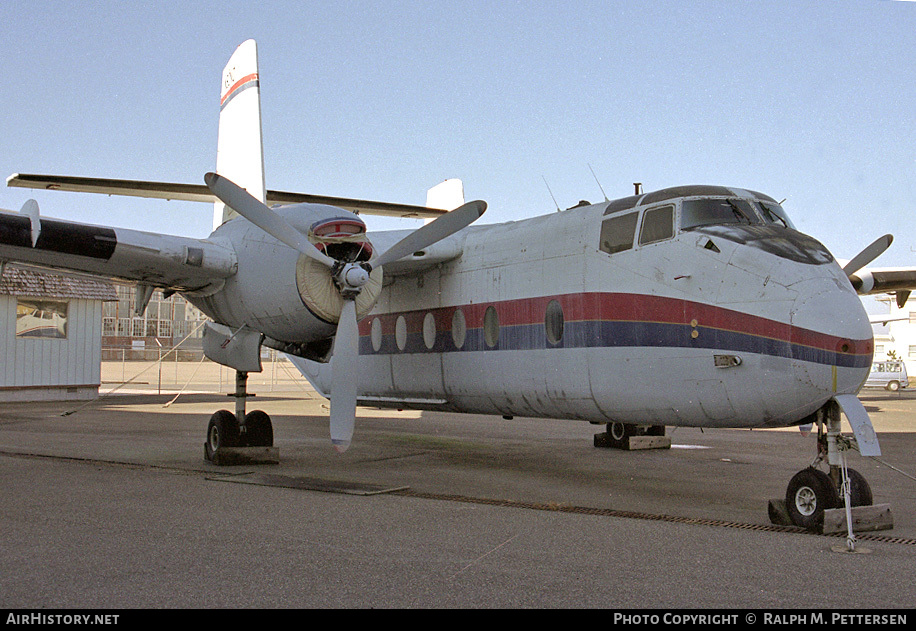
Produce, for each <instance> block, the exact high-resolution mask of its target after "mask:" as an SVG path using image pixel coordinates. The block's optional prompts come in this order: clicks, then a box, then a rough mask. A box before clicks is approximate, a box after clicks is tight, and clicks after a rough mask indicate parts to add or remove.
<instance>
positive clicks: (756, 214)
mask: <svg viewBox="0 0 916 631" xmlns="http://www.w3.org/2000/svg"><path fill="white" fill-rule="evenodd" d="M724 224H745V225H777V226H782V227H784V228H794V226H793V225H792V222H791V221H789V217H788V215H786V212H785V210H783V208H782V206H780V205H779V204H777V203H775V202H765V201H759V202H758V201H755V202H751V201H750V200H747V199H742V198H738V197H735V198H702V199H685V200H684V201H683V202H681V229H682V230H687V229H690V228H697V227H700V226H712V225H717V226H720V225H724Z"/></svg>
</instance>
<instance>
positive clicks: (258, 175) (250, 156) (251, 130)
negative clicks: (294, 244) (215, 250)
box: [213, 39, 266, 230]
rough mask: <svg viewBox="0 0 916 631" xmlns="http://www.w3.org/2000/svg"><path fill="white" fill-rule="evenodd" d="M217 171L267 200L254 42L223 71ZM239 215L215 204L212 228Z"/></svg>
mask: <svg viewBox="0 0 916 631" xmlns="http://www.w3.org/2000/svg"><path fill="white" fill-rule="evenodd" d="M216 172H217V173H219V174H220V175H222V176H223V177H226V178H228V179H230V180H232V181H233V182H235V183H236V184H238V185H239V186H241V187H242V188H244V189H246V190H247V191H248V192H249V193H250V194H251V195H252V196H253V197H256V198H257V199H259V200H261V201H262V202H263V201H265V198H266V194H265V185H264V143H263V140H262V137H261V88H260V84H259V82H258V46H257V44H256V43H255V41H254V40H253V39H249V40H248V41H246V42H244V43H242V45H241V46H239V47H238V48H237V49H236V50H235V52H234V53H233V54H232V57H230V58H229V63H227V64H226V67H225V68H224V69H223V80H222V84H221V85H220V102H219V138H218V140H217V147H216ZM236 216H237V215H236V213H235V211H233V210H232V209H230V208H228V207H227V206H226V205H225V204H223V203H222V202H216V204H215V205H214V209H213V229H214V230H216V228H218V227H219V226H220V225H222V224H223V223H224V222H225V221H227V220H229V219H232V218H233V217H236Z"/></svg>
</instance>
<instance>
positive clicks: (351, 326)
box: [331, 300, 359, 453]
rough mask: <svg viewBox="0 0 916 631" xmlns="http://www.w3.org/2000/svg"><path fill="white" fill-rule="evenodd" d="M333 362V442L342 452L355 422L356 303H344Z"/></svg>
mask: <svg viewBox="0 0 916 631" xmlns="http://www.w3.org/2000/svg"><path fill="white" fill-rule="evenodd" d="M331 361H332V365H331V371H332V372H331V442H332V443H333V444H334V447H335V448H336V449H337V451H339V452H340V453H343V452H345V451H346V450H347V448H348V447H349V446H350V440H351V439H352V438H353V427H354V425H355V423H356V385H357V383H358V381H359V329H358V328H357V323H356V301H355V300H344V304H343V309H342V310H341V312H340V321H339V322H338V323H337V337H336V338H335V340H334V358H333V359H332V360H331Z"/></svg>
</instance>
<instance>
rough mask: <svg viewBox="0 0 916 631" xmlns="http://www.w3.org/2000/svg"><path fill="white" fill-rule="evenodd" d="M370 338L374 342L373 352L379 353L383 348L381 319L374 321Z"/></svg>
mask: <svg viewBox="0 0 916 631" xmlns="http://www.w3.org/2000/svg"><path fill="white" fill-rule="evenodd" d="M369 337H370V338H371V340H372V350H374V351H375V352H376V353H377V352H379V351H380V350H381V348H382V321H381V319H380V318H376V319H374V320H373V321H372V329H371V330H370V335H369Z"/></svg>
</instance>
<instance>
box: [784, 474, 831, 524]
mask: <svg viewBox="0 0 916 631" xmlns="http://www.w3.org/2000/svg"><path fill="white" fill-rule="evenodd" d="M838 506H840V496H839V494H838V493H837V490H836V486H834V484H833V480H831V479H830V476H829V475H827V474H826V473H824V472H823V471H820V470H818V469H814V468H812V467H809V468H807V469H803V470H802V471H799V472H798V473H796V474H795V475H794V476H792V479H791V480H790V481H789V486H788V488H787V489H786V510H788V511H789V516H790V517H791V518H792V523H794V524H795V525H796V526H801V527H802V528H805V529H807V530H818V529H820V527H821V526H822V525H823V524H824V511H825V510H829V509H831V508H837V507H838Z"/></svg>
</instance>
